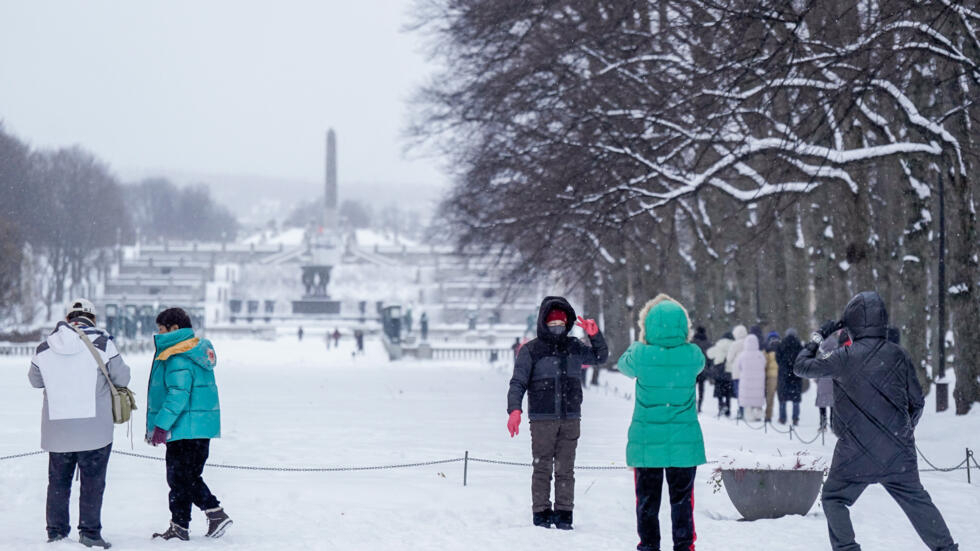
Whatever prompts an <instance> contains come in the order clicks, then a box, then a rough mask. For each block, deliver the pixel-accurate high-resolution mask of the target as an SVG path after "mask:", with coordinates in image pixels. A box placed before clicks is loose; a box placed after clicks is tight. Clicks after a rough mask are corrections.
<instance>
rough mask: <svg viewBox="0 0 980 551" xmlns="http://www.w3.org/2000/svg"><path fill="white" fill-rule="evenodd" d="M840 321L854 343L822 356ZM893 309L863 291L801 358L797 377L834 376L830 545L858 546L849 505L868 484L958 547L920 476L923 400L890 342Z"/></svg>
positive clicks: (827, 509)
mask: <svg viewBox="0 0 980 551" xmlns="http://www.w3.org/2000/svg"><path fill="white" fill-rule="evenodd" d="M841 326H843V327H845V328H846V329H847V333H848V335H849V336H850V338H851V339H852V341H853V343H852V344H851V346H844V347H840V348H837V349H836V350H833V351H830V352H825V353H823V354H819V355H818V348H819V345H820V344H821V342H822V341H823V340H824V339H826V338H827V337H829V336H830V335H831V334H832V333H833V332H834V331H836V330H837V329H839V328H840V327H841ZM887 327H888V311H887V310H886V309H885V303H884V301H883V300H882V299H881V297H880V296H879V295H878V293H876V292H873V291H869V292H863V293H860V294H858V295H857V296H855V297H854V298H852V299H851V301H850V302H849V303H848V304H847V307H846V308H844V314H843V316H842V320H841V321H828V322H826V323H824V325H823V326H822V327H821V328H820V330H819V331H818V332H815V333H814V334H813V336H812V337H811V339H810V342H809V343H807V346H806V348H804V349H803V351H801V352H800V355H799V357H798V358H797V360H796V366H795V371H796V374H797V375H799V376H802V377H808V378H821V377H831V378H833V381H834V410H835V412H836V413H835V416H834V421H833V425H834V429H835V431H836V432H837V438H838V440H837V446H836V447H835V448H834V460H833V463H832V464H831V467H830V473H829V474H828V476H827V480H826V482H824V486H823V496H822V502H823V510H824V516H826V518H827V528H828V532H829V535H830V543H831V547H832V548H833V549H834V550H836V551H851V550H858V549H860V548H861V546H859V545H858V544H857V542H856V541H855V535H854V527H853V525H852V524H851V517H850V512H849V510H848V509H849V508H850V507H851V506H853V505H854V503H855V502H856V501H857V499H858V498H859V497H860V496H861V494H862V493H863V492H864V490H865V489H866V488H867V487H868V486H869V485H871V484H881V485H882V486H884V488H885V490H886V491H887V492H888V493H889V494H890V495H891V496H892V498H893V499H894V500H895V501H896V502H898V504H899V506H900V507H901V508H902V511H903V512H904V513H905V515H906V516H907V517H908V519H909V521H910V522H911V523H912V526H913V528H915V531H916V533H917V534H918V535H919V537H920V538H921V539H922V541H923V542H924V543H925V544H926V547H928V548H929V549H931V550H933V551H956V550H958V549H959V547H958V546H957V545H956V544H955V543H954V542H953V538H952V536H951V535H950V533H949V528H947V526H946V522H945V520H943V517H942V514H941V513H940V512H939V510H938V509H937V508H936V506H935V505H934V504H933V503H932V498H931V497H930V496H929V494H928V492H926V490H925V488H923V487H922V483H921V482H920V480H919V465H918V456H917V454H916V449H915V427H916V425H917V424H918V422H919V419H920V418H921V417H922V411H923V409H924V407H925V400H924V399H923V397H922V388H921V387H920V386H919V379H918V377H917V376H916V371H915V366H914V365H913V364H912V360H911V359H910V358H909V355H908V352H906V351H905V350H904V349H903V348H902V347H900V346H898V345H896V344H894V343H892V342H889V341H888V340H887V339H886V335H887Z"/></svg>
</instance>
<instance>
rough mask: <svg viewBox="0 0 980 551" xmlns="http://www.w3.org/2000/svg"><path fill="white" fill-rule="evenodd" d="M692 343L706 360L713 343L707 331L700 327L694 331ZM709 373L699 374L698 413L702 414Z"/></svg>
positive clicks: (705, 370) (703, 370)
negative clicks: (705, 384)
mask: <svg viewBox="0 0 980 551" xmlns="http://www.w3.org/2000/svg"><path fill="white" fill-rule="evenodd" d="M691 342H692V343H693V344H695V345H697V347H698V348H700V349H701V353H702V354H704V355H705V358H707V357H708V349H709V348H711V341H709V340H708V331H707V329H705V328H704V327H703V326H701V325H699V326H698V328H697V329H695V330H694V337H692V338H691ZM707 364H708V361H707V360H705V366H707ZM707 371H708V370H707V369H702V370H701V373H698V378H697V384H698V413H701V404H703V403H704V382H705V381H707V380H708V373H707Z"/></svg>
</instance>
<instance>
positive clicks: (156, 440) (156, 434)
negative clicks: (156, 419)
mask: <svg viewBox="0 0 980 551" xmlns="http://www.w3.org/2000/svg"><path fill="white" fill-rule="evenodd" d="M166 443H167V431H165V430H163V429H161V428H160V427H153V436H151V437H150V444H152V445H154V446H159V445H160V444H166Z"/></svg>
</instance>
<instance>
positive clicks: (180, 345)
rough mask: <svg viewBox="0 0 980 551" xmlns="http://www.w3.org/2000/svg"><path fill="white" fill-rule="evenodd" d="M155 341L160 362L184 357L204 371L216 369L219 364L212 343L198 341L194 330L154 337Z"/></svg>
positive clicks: (179, 330) (203, 340)
mask: <svg viewBox="0 0 980 551" xmlns="http://www.w3.org/2000/svg"><path fill="white" fill-rule="evenodd" d="M153 340H154V343H155V344H156V349H157V352H156V359H158V360H161V361H166V360H169V359H170V358H172V357H174V356H177V355H184V356H186V357H187V359H189V360H191V361H192V362H194V363H196V364H197V365H199V366H201V367H203V368H204V369H214V367H215V365H217V363H218V361H217V357H216V356H215V354H214V347H213V346H211V341H209V340H207V339H198V338H197V337H195V336H194V330H193V329H178V330H177V331H172V332H170V333H163V334H160V335H154V336H153Z"/></svg>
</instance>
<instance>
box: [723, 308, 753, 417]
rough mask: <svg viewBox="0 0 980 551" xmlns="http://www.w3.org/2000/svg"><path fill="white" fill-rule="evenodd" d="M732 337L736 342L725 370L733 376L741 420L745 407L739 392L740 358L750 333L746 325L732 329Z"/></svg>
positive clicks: (727, 359)
mask: <svg viewBox="0 0 980 551" xmlns="http://www.w3.org/2000/svg"><path fill="white" fill-rule="evenodd" d="M732 335H733V337H734V340H733V342H732V345H731V346H730V347H729V348H728V354H727V355H726V356H725V369H726V370H727V371H728V373H730V374H731V376H732V396H733V397H734V398H736V399H738V415H737V416H736V417H737V418H738V419H741V418H742V417H743V416H744V415H745V407H744V406H743V405H742V400H741V399H740V398H739V391H740V390H741V388H740V387H741V378H742V374H741V372H740V371H739V370H738V362H737V360H738V357H739V356H740V355H742V351H743V350H745V338H746V337H748V336H749V332H748V330H747V329H745V326H744V325H736V326H735V328H734V329H732Z"/></svg>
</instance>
